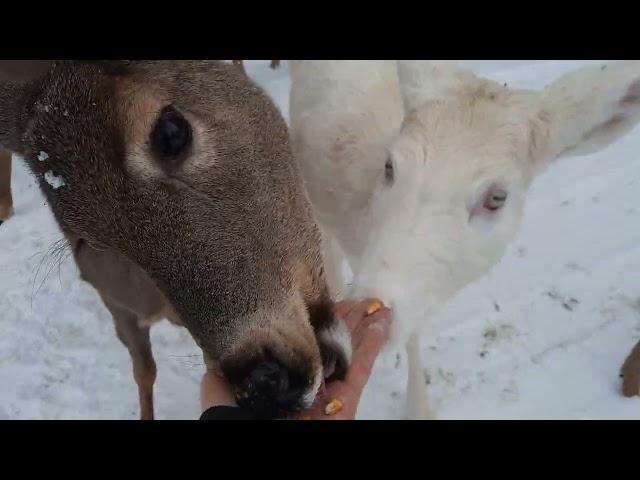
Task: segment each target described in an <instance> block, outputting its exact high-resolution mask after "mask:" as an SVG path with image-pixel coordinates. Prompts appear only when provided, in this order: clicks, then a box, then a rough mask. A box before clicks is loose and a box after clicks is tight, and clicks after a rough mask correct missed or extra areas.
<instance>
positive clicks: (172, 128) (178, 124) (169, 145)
mask: <svg viewBox="0 0 640 480" xmlns="http://www.w3.org/2000/svg"><path fill="white" fill-rule="evenodd" d="M150 141H151V149H152V151H153V153H154V155H156V156H157V157H158V159H159V160H161V161H162V162H165V163H168V164H176V163H178V162H180V161H182V160H183V159H184V158H185V157H186V155H187V154H188V152H189V149H190V147H191V143H192V141H193V130H192V128H191V124H190V123H189V121H188V120H187V119H186V118H184V116H183V115H182V114H181V113H180V112H178V111H177V110H176V109H175V108H174V107H172V106H171V105H169V106H167V107H165V108H163V109H162V111H161V112H160V116H159V117H158V120H156V124H155V125H154V127H153V130H152V131H151V138H150Z"/></svg>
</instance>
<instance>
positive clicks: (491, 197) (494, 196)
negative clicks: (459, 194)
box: [484, 188, 507, 212]
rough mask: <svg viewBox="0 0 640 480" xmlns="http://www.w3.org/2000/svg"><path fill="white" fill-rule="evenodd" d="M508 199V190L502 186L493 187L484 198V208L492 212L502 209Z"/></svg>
mask: <svg viewBox="0 0 640 480" xmlns="http://www.w3.org/2000/svg"><path fill="white" fill-rule="evenodd" d="M506 201H507V191H506V190H503V189H501V188H492V189H491V190H489V192H487V196H486V197H485V200H484V208H486V209H487V210H489V211H491V212H495V211H496V210H500V209H501V208H502V207H503V206H504V204H505V202H506Z"/></svg>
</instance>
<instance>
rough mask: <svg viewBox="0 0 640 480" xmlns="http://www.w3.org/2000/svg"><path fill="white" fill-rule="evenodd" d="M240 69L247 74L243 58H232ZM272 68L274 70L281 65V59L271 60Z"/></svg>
mask: <svg viewBox="0 0 640 480" xmlns="http://www.w3.org/2000/svg"><path fill="white" fill-rule="evenodd" d="M231 62H232V63H233V64H234V65H235V66H236V68H238V70H240V71H241V72H242V73H243V74H244V75H246V74H247V71H246V70H245V69H244V61H243V60H232V61H231ZM270 66H271V68H272V69H273V70H275V69H277V68H278V67H279V66H280V60H271V65H270Z"/></svg>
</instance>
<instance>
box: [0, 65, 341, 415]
mask: <svg viewBox="0 0 640 480" xmlns="http://www.w3.org/2000/svg"><path fill="white" fill-rule="evenodd" d="M3 67H4V64H3V62H1V61H0V70H2V69H3ZM32 79H33V81H31V82H28V83H17V82H4V83H0V144H2V145H4V146H6V147H7V148H9V149H11V150H13V151H15V152H17V153H20V154H21V155H22V156H24V158H25V159H26V161H27V163H28V165H29V166H30V168H31V170H32V172H33V173H34V175H36V176H37V177H38V178H39V179H40V184H41V188H42V190H43V192H44V194H45V195H46V197H47V198H48V203H49V205H50V206H51V208H52V211H53V213H54V215H55V217H56V220H57V221H58V223H59V225H60V227H61V229H62V231H63V232H64V234H65V235H66V237H67V239H68V240H69V242H70V244H71V245H72V247H73V249H74V254H75V255H74V256H75V259H76V262H77V264H78V267H79V269H80V272H81V275H82V278H83V279H85V280H86V281H88V282H89V283H91V284H92V285H93V286H94V287H95V288H96V289H97V290H98V292H99V293H100V296H101V298H102V299H103V301H104V303H105V305H106V306H107V308H108V309H109V310H110V311H111V313H112V316H113V318H114V323H115V326H116V331H117V334H118V337H119V338H120V340H121V341H122V342H123V343H124V344H125V345H126V346H127V348H128V349H129V352H130V354H131V357H132V362H133V369H134V378H135V380H136V382H137V384H138V387H139V392H140V404H141V417H142V418H153V391H152V387H153V383H154V380H155V375H156V368H155V363H154V361H153V356H152V354H151V345H150V343H149V327H148V325H149V324H150V323H153V322H154V321H156V320H159V319H161V318H163V317H168V318H169V319H170V320H171V321H173V322H174V323H178V324H184V325H185V326H186V328H187V329H188V330H189V332H190V333H191V335H192V336H193V338H194V339H195V341H196V342H197V343H198V345H199V346H200V347H201V348H202V350H203V353H204V356H205V360H206V362H207V364H208V365H209V366H210V367H212V368H215V367H216V366H219V367H220V368H221V369H222V370H223V371H224V372H225V373H226V374H227V376H228V378H229V380H230V381H231V382H232V386H234V387H236V393H237V394H238V395H242V394H243V392H242V391H241V387H240V385H242V384H243V381H244V380H245V379H244V378H243V375H245V374H246V373H247V369H248V368H249V367H250V366H251V365H254V364H255V362H256V361H260V359H261V358H262V357H263V356H264V355H265V354H266V353H265V352H266V351H265V349H268V350H269V353H270V354H273V355H275V356H276V358H277V359H278V361H279V362H281V364H282V365H284V366H285V367H286V369H288V370H289V371H290V372H291V373H292V378H293V377H296V378H300V379H302V380H301V381H303V382H306V383H305V385H311V383H313V378H314V375H315V374H316V372H318V371H321V370H322V361H323V359H324V360H325V361H327V359H332V358H335V357H336V356H337V357H338V360H339V363H341V364H340V365H339V366H340V367H342V368H340V369H338V372H339V373H344V370H345V363H346V361H347V359H346V358H345V357H344V353H343V352H335V351H331V350H335V347H331V346H326V345H322V344H320V345H318V343H319V342H318V341H317V340H316V335H317V334H318V333H319V332H320V331H322V330H323V329H325V328H331V327H332V326H333V325H334V323H335V321H336V320H335V319H334V317H333V315H332V313H331V299H330V298H329V294H328V291H327V287H326V282H325V278H324V271H323V265H322V260H321V256H320V248H319V245H320V236H319V232H318V229H317V227H316V225H315V222H314V221H313V218H312V215H311V210H310V206H309V203H308V200H307V198H306V194H305V192H304V189H303V187H302V181H301V178H300V174H299V172H298V167H297V164H296V163H295V162H294V161H293V157H292V154H291V151H290V148H289V142H288V132H287V128H286V124H285V122H284V120H283V119H282V117H281V115H280V113H279V111H278V110H277V108H276V107H275V105H274V104H273V103H272V102H271V100H270V99H269V98H268V97H267V96H266V95H265V94H264V93H263V92H262V90H261V89H260V88H258V87H257V86H256V85H254V84H253V83H252V82H250V81H249V80H248V79H247V78H246V77H244V76H242V75H238V73H237V72H236V70H235V69H234V68H233V67H232V66H227V65H224V64H222V63H221V62H215V61H181V62H178V61H162V62H152V61H148V62H147V61H145V62H126V61H113V62H72V61H59V62H55V64H54V65H53V66H52V67H51V69H50V70H49V71H48V72H47V73H46V75H44V76H40V77H38V76H35V75H34V76H33V77H32ZM169 104H171V105H173V106H175V107H176V108H178V109H180V111H182V112H183V113H184V114H185V118H187V119H189V121H190V122H191V123H192V125H193V129H194V138H195V140H194V149H193V152H192V154H191V156H190V157H189V158H188V159H187V160H186V162H185V163H184V164H182V165H180V166H179V167H177V168H172V169H169V170H167V168H166V167H165V166H163V165H161V164H160V162H159V161H158V160H157V159H155V158H153V155H152V154H151V152H150V150H149V147H148V140H147V139H148V138H149V132H150V129H151V128H152V126H153V124H154V120H155V118H156V115H157V113H158V111H159V109H161V108H163V107H164V106H165V105H169ZM40 152H46V154H47V155H48V158H47V160H46V161H44V162H43V161H39V160H38V158H37V157H38V155H39V153H40ZM49 171H50V172H52V173H53V174H54V175H57V176H61V177H62V178H64V181H65V185H64V186H63V187H61V188H58V189H54V188H52V187H51V186H50V185H49V184H48V183H47V182H46V181H45V180H44V178H43V174H44V173H45V172H49ZM314 334H316V335H314Z"/></svg>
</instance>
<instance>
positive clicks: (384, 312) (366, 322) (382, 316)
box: [351, 307, 392, 350]
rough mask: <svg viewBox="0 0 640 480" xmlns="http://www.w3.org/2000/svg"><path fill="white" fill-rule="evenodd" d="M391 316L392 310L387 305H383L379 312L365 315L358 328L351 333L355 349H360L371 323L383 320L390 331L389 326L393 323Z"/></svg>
mask: <svg viewBox="0 0 640 480" xmlns="http://www.w3.org/2000/svg"><path fill="white" fill-rule="evenodd" d="M391 318H392V312H391V310H390V309H388V308H387V307H383V308H382V309H381V310H379V311H378V312H376V313H374V314H373V315H369V316H368V317H365V318H364V319H363V320H362V321H361V322H360V323H359V324H358V326H357V327H356V329H355V330H354V331H353V332H352V334H351V341H352V345H353V349H354V350H357V349H358V346H359V345H360V343H361V342H362V339H363V338H364V336H365V334H366V333H367V331H368V328H369V326H370V325H372V324H374V323H378V322H383V323H385V324H387V327H386V329H387V331H388V330H389V328H390V326H389V324H390V323H391ZM385 340H386V338H385Z"/></svg>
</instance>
